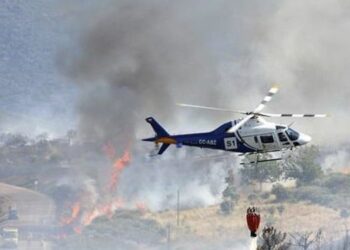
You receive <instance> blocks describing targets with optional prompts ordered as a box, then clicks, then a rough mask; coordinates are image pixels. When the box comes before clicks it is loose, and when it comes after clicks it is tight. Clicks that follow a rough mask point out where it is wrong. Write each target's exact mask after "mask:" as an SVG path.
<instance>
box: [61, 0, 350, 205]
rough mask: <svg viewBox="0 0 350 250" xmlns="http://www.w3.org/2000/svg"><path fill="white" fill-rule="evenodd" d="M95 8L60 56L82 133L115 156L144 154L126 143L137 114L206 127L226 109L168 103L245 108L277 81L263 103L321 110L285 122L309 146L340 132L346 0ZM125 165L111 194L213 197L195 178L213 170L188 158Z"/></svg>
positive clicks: (157, 1)
mask: <svg viewBox="0 0 350 250" xmlns="http://www.w3.org/2000/svg"><path fill="white" fill-rule="evenodd" d="M92 2H93V1H92ZM96 6H97V7H96ZM96 6H94V7H93V8H91V9H90V11H89V12H88V13H86V14H84V13H80V14H79V19H77V24H76V26H77V28H76V30H75V32H76V37H77V40H76V45H75V46H73V47H72V48H69V49H68V50H67V51H65V52H64V53H62V55H64V56H61V57H60V58H59V62H60V66H61V69H63V70H64V72H65V74H66V75H67V76H68V77H70V78H71V79H72V80H73V81H74V82H75V83H76V84H77V86H78V87H79V89H80V102H79V105H78V108H77V112H78V116H79V130H80V133H81V135H82V136H83V137H84V138H87V139H89V140H94V141H96V140H97V141H100V142H102V143H106V142H112V143H113V144H114V145H115V146H117V149H118V153H121V152H122V151H123V150H124V149H125V148H126V147H127V145H129V144H130V143H131V145H132V147H133V148H137V150H136V152H137V155H138V154H140V155H145V154H146V152H147V151H149V150H151V148H152V146H151V145H146V144H145V143H143V144H140V143H139V142H138V141H135V139H139V138H140V137H147V136H149V135H151V134H152V133H153V132H151V130H150V129H149V127H148V124H146V123H145V122H144V118H145V117H147V116H150V115H151V116H154V117H156V118H157V119H158V120H159V121H160V122H161V123H162V124H163V125H164V126H165V127H166V129H168V130H169V132H171V133H172V132H191V129H193V130H195V131H198V130H204V129H212V128H213V126H215V125H218V124H219V123H220V122H221V121H224V118H225V119H232V117H230V116H229V115H227V114H217V113H213V112H203V111H188V110H180V109H178V108H176V107H175V105H174V104H175V102H178V101H179V102H190V103H194V104H203V105H212V106H225V107H232V108H234V109H239V110H242V109H243V110H244V109H246V110H251V109H252V108H254V107H255V106H256V105H257V104H258V103H259V102H260V100H261V98H262V97H263V96H264V94H265V93H266V91H267V90H268V88H269V87H270V86H271V84H272V83H278V84H279V85H280V87H281V92H280V93H279V94H278V95H277V96H276V98H274V100H273V101H272V102H271V103H270V104H269V106H268V107H267V109H266V111H267V112H285V113H290V112H295V113H303V112H307V113H312V112H315V113H320V112H327V113H331V115H332V117H331V118H328V119H323V120H321V119H320V120H317V119H313V120H297V121H296V124H295V125H293V127H295V128H296V129H298V130H301V131H303V132H305V133H307V134H310V135H311V136H312V137H313V138H314V142H316V143H320V142H322V143H328V144H332V145H338V143H341V142H344V141H345V140H346V138H347V135H348V129H347V125H346V124H347V117H348V115H347V112H346V111H347V107H348V106H349V99H348V95H349V94H350V93H349V88H348V87H347V85H348V82H347V79H348V70H347V65H348V61H349V58H350V50H349V49H347V47H348V46H347V44H349V42H350V36H349V35H348V32H346V31H347V30H349V28H350V27H349V26H350V20H349V19H350V15H348V14H349V13H348V12H349V5H348V4H346V1H336V2H335V1H331V0H321V1H316V0H310V1H307V2H305V1H301V0H298V1H281V2H278V3H275V2H274V1H264V2H263V3H262V2H261V1H253V2H249V3H247V2H245V1H239V0H237V1H226V0H220V1H215V3H214V2H212V1H209V0H207V1H201V2H200V3H199V2H198V1H194V0H190V1H176V2H174V1H165V0H164V1H163V0H152V1H144V0H137V1H132V2H130V1H122V0H119V1H103V2H102V3H100V4H99V5H96ZM282 122H283V123H286V124H288V123H290V122H291V121H289V120H282ZM181 150H184V149H181ZM174 152H175V151H169V152H168V151H167V152H166V153H171V154H175V153H174ZM190 152H191V154H192V155H191V157H194V156H195V155H196V154H199V151H196V150H194V151H190ZM189 158H190V157H189ZM175 159H179V158H178V157H177V155H175ZM184 161H185V160H184ZM186 161H187V160H186ZM132 165H133V167H130V168H127V169H126V171H125V173H124V174H123V176H122V178H121V179H122V180H123V181H121V187H120V192H124V193H127V194H128V195H130V196H131V197H132V195H134V197H137V198H138V197H140V196H143V197H148V200H152V204H154V207H156V208H159V207H162V206H161V205H160V204H162V202H164V199H163V200H161V201H157V202H153V201H154V200H155V199H156V198H155V197H157V195H159V196H158V197H165V196H167V195H166V193H174V192H175V190H176V189H177V186H179V185H180V186H181V185H188V183H192V184H193V183H195V184H196V187H200V188H201V192H198V193H202V194H204V195H203V196H206V197H209V199H208V200H207V202H206V203H211V202H213V201H214V200H215V199H217V197H218V196H215V195H213V196H212V198H210V197H211V196H210V195H205V193H206V192H209V191H208V190H209V189H208V186H206V185H202V182H203V180H205V178H206V177H205V176H206V175H207V174H212V175H215V174H213V173H207V172H205V171H203V172H200V173H197V172H195V171H193V168H192V166H191V164H180V165H181V166H180V167H179V168H174V167H175V164H174V163H172V161H171V160H167V159H166V158H165V159H164V158H163V161H162V159H158V161H156V160H153V161H149V163H147V164H146V161H145V159H143V158H142V157H138V156H137V157H136V159H134V162H133V164H132ZM144 165H148V166H147V167H148V168H146V167H145V168H146V169H144V168H143V166H144ZM163 165H167V166H165V167H164V166H163ZM135 169H138V172H135ZM174 169H177V170H174ZM179 171H180V172H183V171H188V172H186V173H187V175H181V174H178V172H179ZM148 176H152V178H149V177H148ZM193 176H195V177H193ZM217 176H221V175H217ZM197 177H198V178H197ZM123 178H124V179H125V181H124V179H123ZM193 178H194V179H193ZM214 179H215V178H214ZM167 180H172V181H173V182H172V183H171V184H169V183H170V182H171V181H167ZM217 180H218V179H215V181H214V182H213V183H215V182H216V181H217ZM130 183H137V184H138V186H137V188H138V190H135V187H131V184H130ZM167 184H169V186H171V188H169V190H171V192H170V191H169V192H168V191H166V188H165V186H166V185H167ZM193 185H194V184H193ZM209 185H210V183H209ZM167 188H168V187H167ZM187 189H190V188H187ZM192 189H194V188H193V187H192ZM140 190H142V192H141V191H140ZM164 190H165V191H164ZM210 193H211V195H212V194H213V192H210ZM214 193H215V192H214ZM150 194H152V195H150ZM215 194H216V195H217V194H218V192H216V193H215ZM154 195H155V196H154ZM192 198H193V197H192ZM170 200H171V201H170V203H171V204H173V202H174V200H173V199H172V198H170ZM199 200H200V199H199ZM209 200H210V201H209Z"/></svg>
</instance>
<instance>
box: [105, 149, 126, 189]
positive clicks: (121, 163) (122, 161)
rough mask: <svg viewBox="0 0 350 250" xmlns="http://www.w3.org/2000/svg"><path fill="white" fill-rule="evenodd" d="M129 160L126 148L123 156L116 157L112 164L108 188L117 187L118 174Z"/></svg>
mask: <svg viewBox="0 0 350 250" xmlns="http://www.w3.org/2000/svg"><path fill="white" fill-rule="evenodd" d="M130 160H131V156H130V153H129V151H128V150H126V151H125V152H124V154H123V156H122V157H121V158H119V159H117V160H116V161H115V162H114V164H113V169H112V175H111V179H110V182H109V190H110V191H113V190H115V188H116V187H117V184H118V181H119V177H120V174H121V173H122V171H123V170H124V168H125V167H126V166H127V165H128V164H129V162H130Z"/></svg>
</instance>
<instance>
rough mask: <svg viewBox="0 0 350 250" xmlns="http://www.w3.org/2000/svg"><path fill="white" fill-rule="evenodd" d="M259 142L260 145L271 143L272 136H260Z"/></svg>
mask: <svg viewBox="0 0 350 250" xmlns="http://www.w3.org/2000/svg"><path fill="white" fill-rule="evenodd" d="M260 140H261V142H262V143H273V142H274V140H273V137H272V135H262V136H260Z"/></svg>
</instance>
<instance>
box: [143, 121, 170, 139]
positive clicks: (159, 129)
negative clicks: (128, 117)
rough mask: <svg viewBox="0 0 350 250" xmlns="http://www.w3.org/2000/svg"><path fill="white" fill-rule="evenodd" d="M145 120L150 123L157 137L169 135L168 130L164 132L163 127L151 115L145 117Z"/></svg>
mask: <svg viewBox="0 0 350 250" xmlns="http://www.w3.org/2000/svg"><path fill="white" fill-rule="evenodd" d="M146 121H147V122H148V123H149V124H151V126H152V128H153V130H154V132H156V135H157V137H162V136H169V134H168V132H166V131H165V129H164V128H163V127H162V126H160V124H159V123H158V122H157V121H156V120H155V119H154V118H153V117H148V118H146Z"/></svg>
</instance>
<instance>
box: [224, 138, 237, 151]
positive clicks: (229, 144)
mask: <svg viewBox="0 0 350 250" xmlns="http://www.w3.org/2000/svg"><path fill="white" fill-rule="evenodd" d="M224 142H225V149H236V148H237V138H236V137H228V138H225V139H224Z"/></svg>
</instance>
